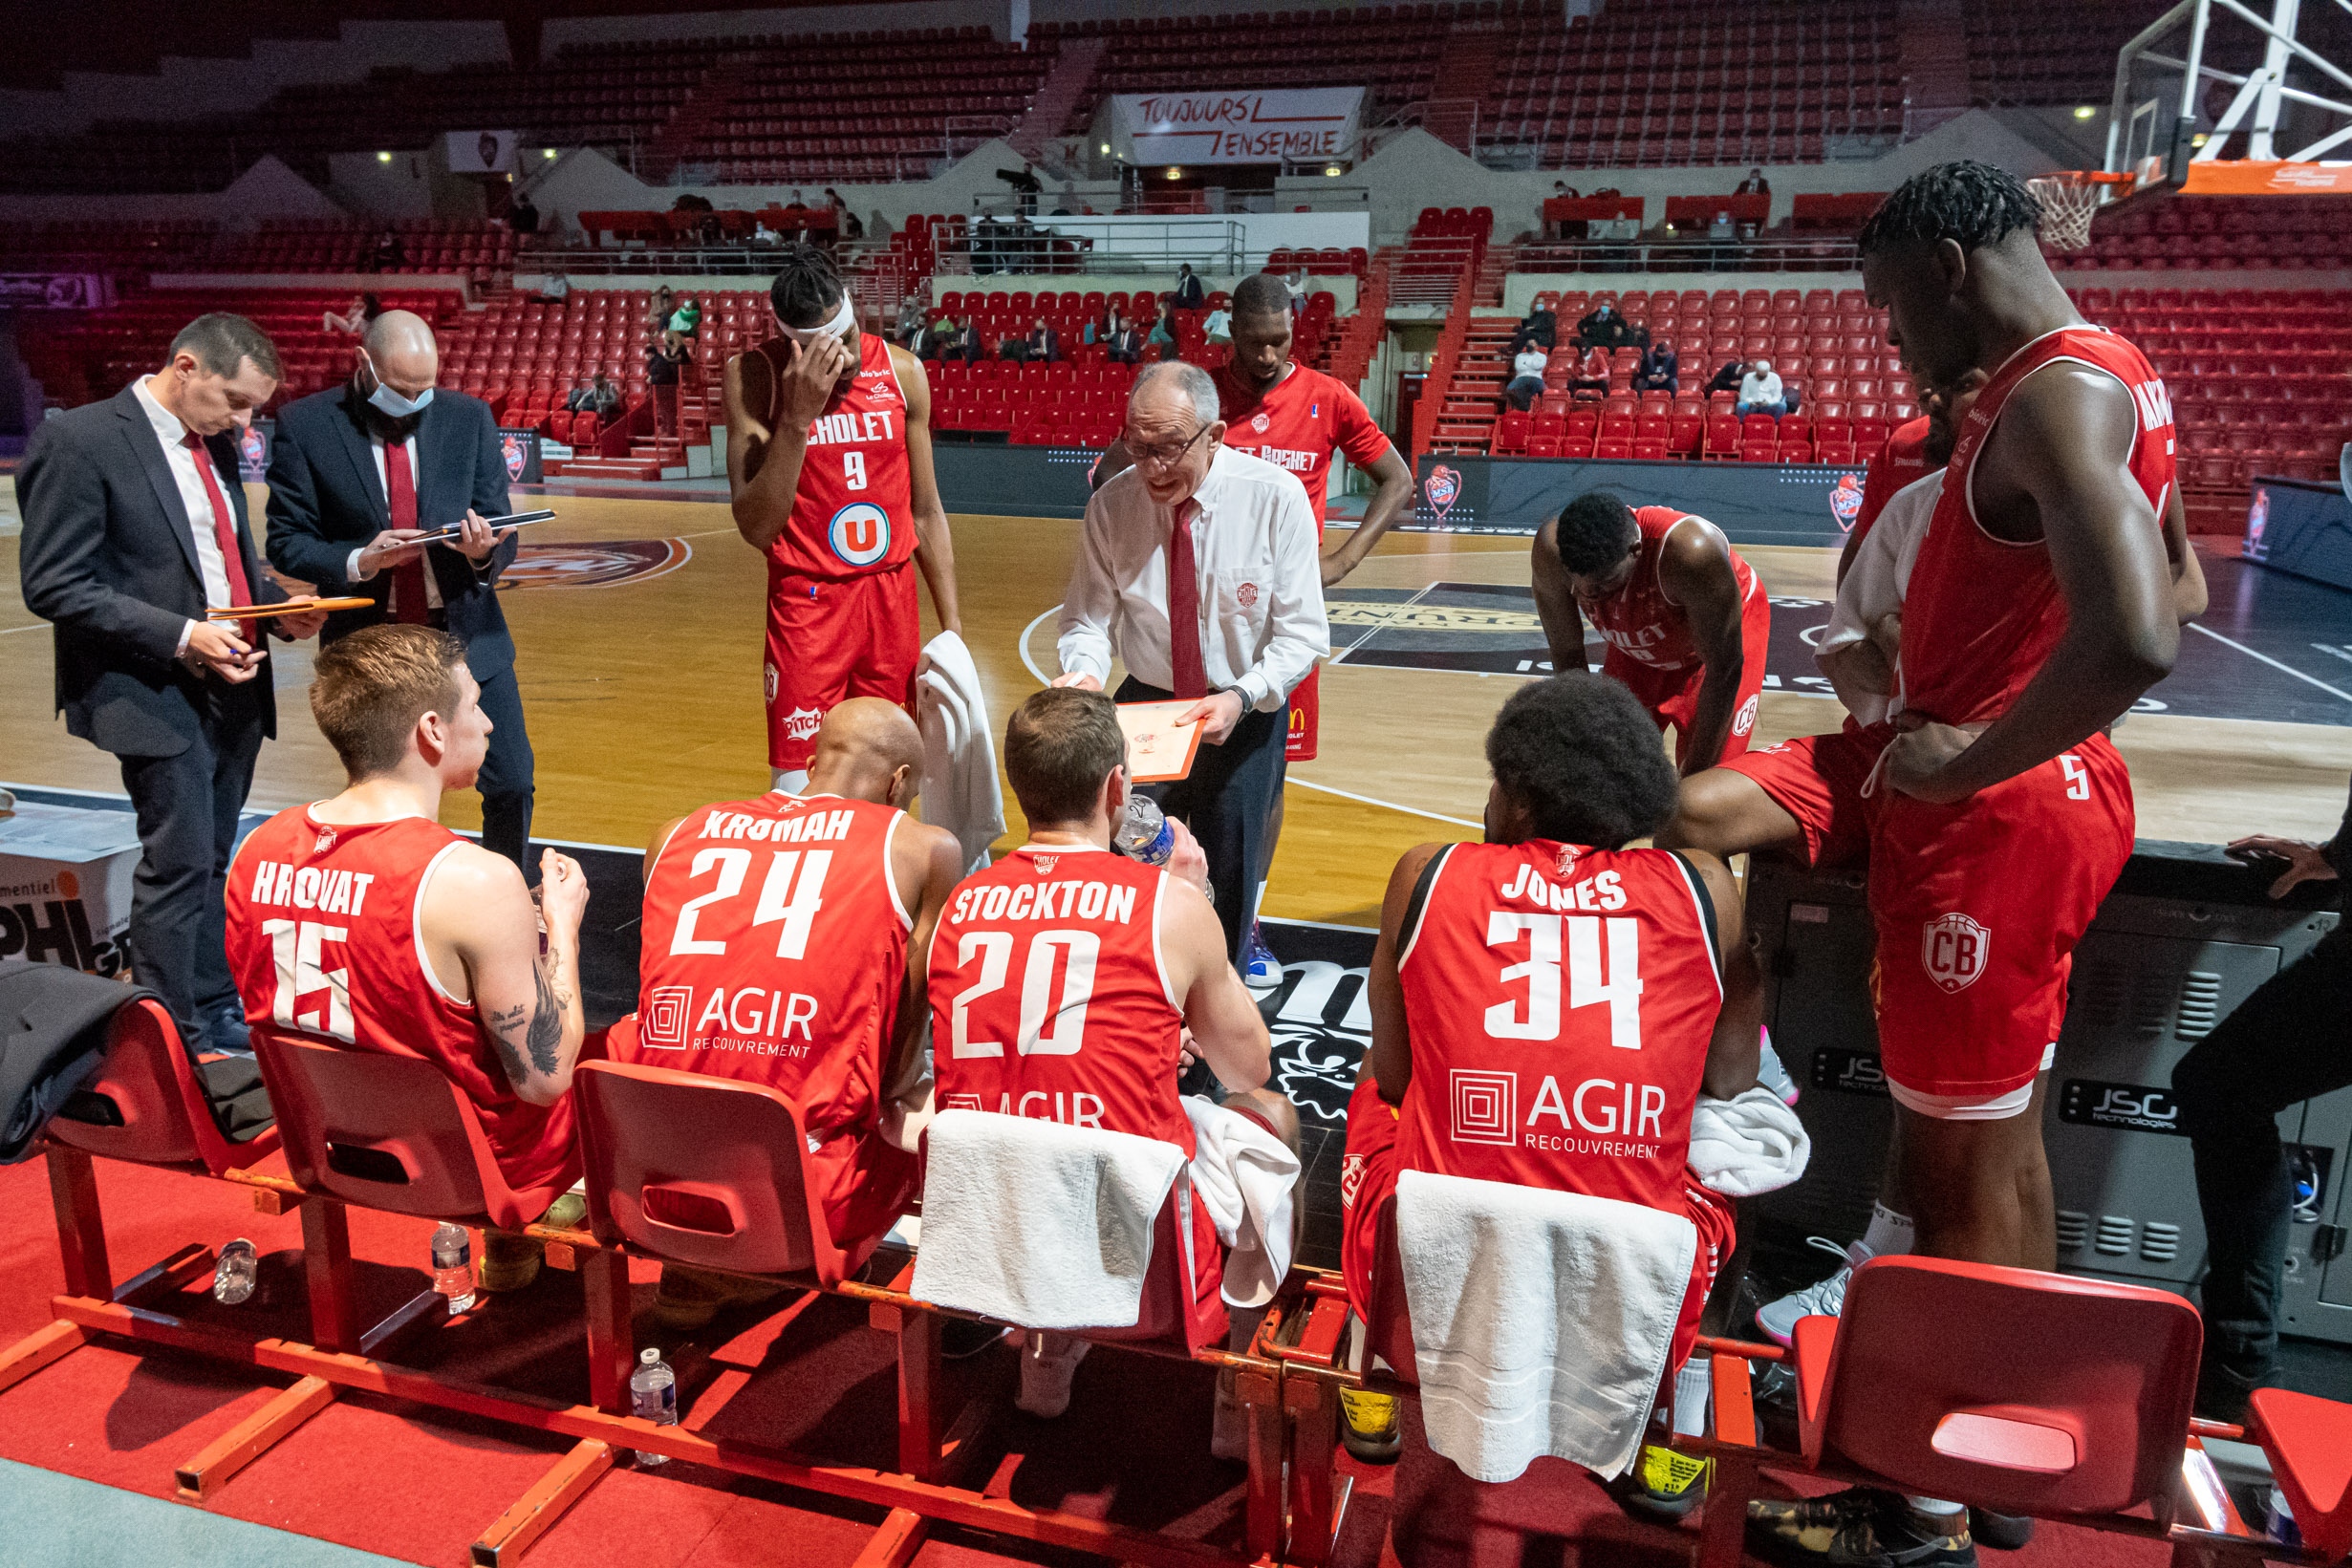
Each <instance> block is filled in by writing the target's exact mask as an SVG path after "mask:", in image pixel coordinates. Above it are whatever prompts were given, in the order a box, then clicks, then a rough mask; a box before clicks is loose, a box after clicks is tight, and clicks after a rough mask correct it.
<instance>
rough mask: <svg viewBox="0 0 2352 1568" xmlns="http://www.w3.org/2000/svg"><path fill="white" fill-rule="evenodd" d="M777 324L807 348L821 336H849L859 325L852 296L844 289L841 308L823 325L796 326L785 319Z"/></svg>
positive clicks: (787, 334)
mask: <svg viewBox="0 0 2352 1568" xmlns="http://www.w3.org/2000/svg"><path fill="white" fill-rule="evenodd" d="M776 325H777V327H779V328H780V329H782V330H783V333H784V335H785V336H787V337H788V338H790V339H791V340H792V341H793V342H795V343H797V344H799V345H800V346H801V347H802V348H804V349H805V348H807V347H808V346H809V344H811V343H813V342H815V341H816V340H817V339H818V338H820V337H841V338H846V337H848V336H849V335H850V329H851V328H852V327H854V326H855V325H857V314H856V312H855V311H852V310H851V309H850V296H849V293H848V291H847V290H844V291H843V293H842V295H841V309H840V310H838V311H834V312H833V318H832V319H831V321H828V322H827V323H825V325H823V326H822V327H795V326H792V325H791V324H790V323H788V322H784V321H779V322H777V323H776Z"/></svg>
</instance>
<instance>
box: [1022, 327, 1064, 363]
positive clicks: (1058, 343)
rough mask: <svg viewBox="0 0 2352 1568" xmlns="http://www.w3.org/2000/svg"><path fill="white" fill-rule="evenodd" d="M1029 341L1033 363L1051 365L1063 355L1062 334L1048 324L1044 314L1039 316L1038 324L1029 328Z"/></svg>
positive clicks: (1030, 357) (1030, 356)
mask: <svg viewBox="0 0 2352 1568" xmlns="http://www.w3.org/2000/svg"><path fill="white" fill-rule="evenodd" d="M1027 343H1028V349H1029V359H1030V360H1031V362H1032V363H1035V364H1040V365H1050V364H1052V363H1053V362H1054V361H1055V360H1057V359H1059V358H1061V357H1062V334H1061V333H1057V332H1055V331H1054V330H1053V329H1052V328H1051V327H1048V326H1047V325H1046V318H1045V317H1044V316H1042V315H1041V316H1039V317H1038V318H1037V324H1036V325H1035V326H1033V327H1031V328H1030V329H1029V335H1028V338H1027Z"/></svg>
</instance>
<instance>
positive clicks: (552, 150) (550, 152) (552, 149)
mask: <svg viewBox="0 0 2352 1568" xmlns="http://www.w3.org/2000/svg"><path fill="white" fill-rule="evenodd" d="M547 156H548V157H550V158H553V157H554V156H555V149H554V148H552V147H550V148H549V149H548V150H547Z"/></svg>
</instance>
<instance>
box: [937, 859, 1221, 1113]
mask: <svg viewBox="0 0 2352 1568" xmlns="http://www.w3.org/2000/svg"><path fill="white" fill-rule="evenodd" d="M1167 885H1168V875H1167V873H1166V872H1165V871H1163V870H1160V869H1159V868H1158V867H1156V866H1146V865H1142V864H1140V863H1138V862H1136V861H1133V860H1130V859H1128V858H1127V857H1126V856H1125V855H1118V854H1112V853H1111V852H1110V851H1108V850H1104V849H1093V848H1068V847H1066V846H1063V845H1042V844H1029V845H1024V846H1023V847H1022V848H1019V849H1016V850H1014V851H1013V852H1012V853H1011V854H1009V855H1006V856H1005V857H1004V858H1003V860H1001V861H999V862H997V863H996V865H995V866H993V867H991V868H989V869H988V870H984V871H982V872H981V873H980V874H978V875H977V876H973V877H969V878H967V879H966V880H965V881H964V882H963V884H962V885H961V886H960V887H959V888H958V889H957V890H956V894H955V897H954V898H953V899H951V900H950V901H949V903H948V907H947V913H945V914H944V915H942V916H941V917H940V919H939V927H938V929H937V930H936V931H935V932H933V934H932V937H931V1041H932V1063H933V1070H934V1072H935V1073H936V1074H937V1076H938V1083H939V1106H940V1108H942V1109H947V1108H952V1107H960V1108H963V1109H966V1110H994V1111H1002V1112H1004V1113H1006V1114H1008V1115H1014V1116H1034V1117H1037V1118H1039V1119H1040V1120H1042V1121H1052V1122H1063V1123H1067V1124H1068V1125H1070V1126H1073V1127H1095V1128H1104V1129H1105V1130H1107V1131H1111V1132H1132V1133H1134V1134H1136V1135H1138V1136H1140V1137H1145V1138H1158V1139H1160V1140H1162V1141H1163V1142H1166V1143H1172V1144H1176V1145H1178V1146H1180V1147H1181V1148H1182V1149H1183V1150H1184V1152H1185V1155H1186V1156H1187V1157H1188V1158H1189V1157H1190V1156H1191V1154H1192V1152H1193V1125H1192V1121H1191V1119H1190V1118H1189V1117H1187V1116H1186V1115H1185V1114H1184V1107H1183V1106H1181V1105H1180V1104H1178V1103H1177V1098H1176V1055H1177V1046H1178V1043H1179V1041H1180V1039H1181V1036H1182V1033H1183V1028H1184V1015H1183V1013H1182V1012H1181V1011H1179V1010H1178V1008H1177V1005H1176V999H1175V998H1174V997H1173V996H1171V995H1170V994H1169V990H1168V973H1167V970H1166V968H1165V967H1164V966H1163V965H1162V964H1161V962H1160V956H1159V919H1160V902H1161V896H1162V893H1163V891H1164V890H1165V889H1166V888H1167Z"/></svg>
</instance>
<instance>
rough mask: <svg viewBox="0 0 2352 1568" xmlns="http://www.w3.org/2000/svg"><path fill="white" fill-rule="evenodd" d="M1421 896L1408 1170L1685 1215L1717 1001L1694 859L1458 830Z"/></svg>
mask: <svg viewBox="0 0 2352 1568" xmlns="http://www.w3.org/2000/svg"><path fill="white" fill-rule="evenodd" d="M1416 901H1417V903H1418V906H1419V907H1418V909H1417V910H1416V911H1415V912H1414V915H1413V919H1412V921H1411V922H1410V923H1409V925H1408V928H1407V929H1406V931H1405V932H1404V933H1403V934H1402V946H1401V953H1400V956H1399V957H1398V959H1397V975H1398V977H1399V978H1400V979H1401V981H1402V982H1403V986H1404V993H1405V1020H1406V1023H1407V1025H1408V1026H1409V1028H1410V1029H1411V1031H1412V1036H1413V1081H1412V1083H1411V1084H1410V1085H1407V1087H1406V1089H1405V1102H1404V1105H1403V1106H1402V1107H1401V1108H1400V1112H1399V1114H1400V1115H1401V1117H1402V1119H1403V1122H1402V1127H1401V1128H1400V1138H1401V1144H1400V1157H1401V1158H1402V1160H1403V1162H1404V1166H1405V1169H1407V1170H1410V1171H1438V1172H1442V1173H1443V1174H1446V1175H1451V1176H1472V1177H1476V1178H1478V1179H1479V1180H1481V1181H1507V1182H1515V1183H1517V1184H1519V1185H1520V1186H1522V1187H1543V1188H1550V1189H1554V1190H1557V1191H1563V1192H1585V1193H1588V1194H1590V1195H1591V1196H1594V1197H1604V1198H1618V1199H1622V1200H1624V1201H1626V1202H1629V1203H1645V1204H1648V1205H1650V1206H1651V1208H1653V1209H1664V1210H1668V1211H1670V1212H1672V1213H1676V1214H1679V1213H1681V1212H1682V1210H1683V1207H1684V1203H1683V1166H1684V1163H1685V1159H1686V1156H1687V1155H1688V1153H1689V1151H1690V1147H1691V1112H1692V1110H1693V1109H1694V1107H1695V1106H1697V1104H1698V1091H1699V1084H1700V1081H1701V1079H1702V1077H1703V1076H1704V1074H1705V1071H1706V1066H1707V1046H1708V1042H1709V1039H1710V1037H1711V1036H1712V1035H1713V1034H1714V1031H1715V1015H1716V1013H1717V1012H1718V1011H1719V1010H1720V1008H1721V1006H1722V1001H1723V983H1722V976H1721V972H1720V970H1719V968H1718V967H1717V963H1716V954H1715V918H1714V913H1713V907H1712V905H1711V904H1710V903H1709V902H1708V901H1707V891H1706V890H1705V888H1704V887H1702V886H1701V885H1700V884H1699V881H1698V878H1697V877H1696V875H1694V873H1693V872H1692V870H1691V869H1690V868H1689V867H1688V866H1687V865H1686V864H1684V863H1683V861H1682V860H1680V859H1679V858H1678V857H1676V856H1674V855H1672V854H1670V853H1668V852H1667V851H1665V850H1663V849H1617V850H1610V849H1585V848H1578V847H1576V846H1574V845H1564V844H1555V843H1551V842H1549V841H1548V840H1540V839H1539V840H1532V841H1530V842H1528V843H1525V844H1457V845H1456V846H1455V847H1454V848H1450V849H1447V850H1444V851H1442V852H1441V853H1440V854H1439V855H1438V856H1437V858H1436V859H1435V861H1434V862H1433V863H1432V869H1431V870H1430V872H1429V874H1428V875H1427V877H1426V878H1425V879H1424V881H1423V883H1422V886H1421V891H1420V896H1419V897H1418V898H1417V900H1416Z"/></svg>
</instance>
